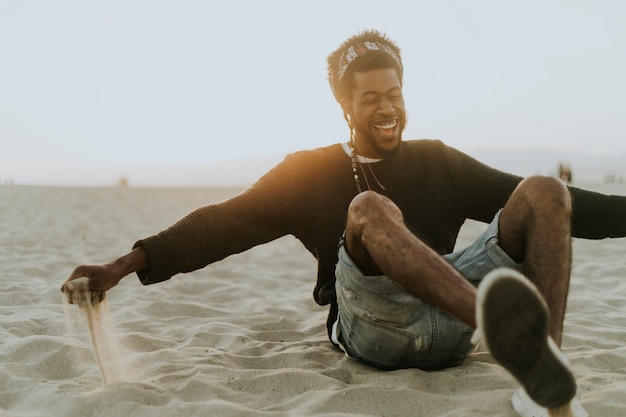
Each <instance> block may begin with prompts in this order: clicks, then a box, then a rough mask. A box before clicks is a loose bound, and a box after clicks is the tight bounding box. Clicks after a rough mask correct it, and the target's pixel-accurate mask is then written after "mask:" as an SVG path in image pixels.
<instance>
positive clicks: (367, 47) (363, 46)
mask: <svg viewBox="0 0 626 417" xmlns="http://www.w3.org/2000/svg"><path fill="white" fill-rule="evenodd" d="M373 51H383V52H385V53H386V54H387V55H389V56H390V57H391V58H393V60H394V61H396V63H397V64H398V66H399V67H400V68H402V61H400V57H399V56H398V54H396V53H395V52H394V51H393V49H391V48H390V47H389V46H387V45H385V44H382V43H380V42H375V41H365V42H359V43H355V44H354V45H350V46H349V47H348V48H346V50H345V51H343V53H342V54H341V56H340V57H339V65H338V67H339V68H338V69H337V72H336V74H335V73H334V71H333V78H334V80H333V81H334V82H333V83H332V86H333V92H334V93H335V95H337V92H336V91H334V90H335V86H338V85H339V83H340V82H341V80H342V79H343V76H344V75H345V74H346V71H347V70H348V67H349V66H350V64H351V63H352V62H353V61H354V60H355V59H357V58H358V57H360V56H363V55H365V54H367V53H369V52H373Z"/></svg>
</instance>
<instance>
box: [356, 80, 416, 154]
mask: <svg viewBox="0 0 626 417" xmlns="http://www.w3.org/2000/svg"><path fill="white" fill-rule="evenodd" d="M354 81H355V88H354V90H353V92H352V99H351V100H348V101H346V103H344V111H346V112H347V113H348V114H349V115H350V118H351V121H352V126H353V127H354V130H355V148H356V151H357V152H358V153H359V154H360V155H363V156H366V157H369V158H383V157H384V156H385V155H386V154H388V153H390V152H392V151H394V150H395V149H396V148H397V147H398V144H399V143H400V140H401V138H402V131H403V130H404V126H405V124H406V113H405V111H404V98H403V97H402V85H401V83H400V79H399V78H398V73H397V72H396V70H395V69H393V68H384V69H378V70H372V71H366V72H357V73H355V74H354Z"/></svg>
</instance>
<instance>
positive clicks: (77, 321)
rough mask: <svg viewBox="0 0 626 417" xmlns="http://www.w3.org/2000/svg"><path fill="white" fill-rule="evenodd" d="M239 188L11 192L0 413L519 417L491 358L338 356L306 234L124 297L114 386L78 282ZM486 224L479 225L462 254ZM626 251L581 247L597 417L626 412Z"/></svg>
mask: <svg viewBox="0 0 626 417" xmlns="http://www.w3.org/2000/svg"><path fill="white" fill-rule="evenodd" d="M602 190H603V191H607V192H611V193H615V194H626V186H625V185H623V184H615V185H604V186H603V188H602ZM234 192H235V190H206V189H196V190H194V189H167V190H158V189H134V188H99V189H87V188H83V189H81V188H43V187H23V186H10V187H9V186H5V187H0V213H1V216H0V272H1V277H0V311H1V314H0V410H1V411H0V416H65V417H79V416H80V417H87V416H113V415H116V416H130V415H132V416H140V417H141V416H145V417H153V416H196V415H197V416H207V415H211V416H273V417H278V416H320V417H321V416H343V417H349V416H412V417H415V416H438V417H439V416H460V415H463V416H514V415H515V414H514V412H513V410H512V408H511V406H510V398H511V396H512V394H513V392H514V391H515V390H516V389H517V384H516V383H515V381H513V379H512V378H511V377H510V376H509V375H508V374H507V372H506V371H504V370H503V369H501V368H500V367H499V366H498V365H497V364H495V363H494V361H493V359H492V358H491V356H490V355H489V353H488V352H486V351H485V350H484V349H482V348H479V349H478V350H477V351H476V352H475V353H474V354H472V355H471V357H470V358H469V359H468V360H467V362H466V363H465V364H464V365H463V366H460V367H457V368H453V369H447V370H444V371H438V372H424V371H420V370H415V369H408V370H399V371H392V372H384V371H378V370H375V369H372V368H369V367H367V366H364V365H361V364H359V363H356V362H354V361H351V360H349V359H347V358H346V357H344V356H343V355H342V353H340V352H338V351H337V350H335V349H334V348H333V347H332V345H331V344H330V343H329V342H328V340H327V337H326V331H325V327H324V322H325V319H326V315H327V311H326V308H323V307H320V306H317V305H316V304H315V303H314V302H313V299H312V296H311V293H312V290H313V286H314V279H315V278H314V277H315V263H314V260H313V258H312V256H311V255H310V254H308V252H306V251H305V250H304V248H303V247H302V245H301V244H300V243H299V242H297V241H296V240H295V239H293V238H290V237H286V238H282V239H279V240H277V241H275V242H272V243H270V244H267V245H263V246H260V247H258V248H255V249H253V250H250V251H248V252H246V253H243V254H240V255H236V256H232V257H230V258H227V259H226V260H224V261H222V262H219V263H217V264H214V265H211V266H209V267H207V268H205V269H203V270H200V271H196V272H194V273H191V274H187V275H184V276H183V275H179V276H177V277H175V278H174V279H172V280H170V281H168V282H165V283H161V284H157V285H153V286H148V287H144V286H141V284H140V283H139V281H138V280H137V279H136V278H135V277H128V278H126V279H125V280H123V281H122V282H121V284H120V285H119V286H118V287H116V288H114V289H113V290H111V291H109V293H108V297H107V303H108V312H107V311H105V312H104V317H103V319H104V323H103V324H104V328H105V330H106V331H107V332H108V334H107V337H106V341H108V345H109V347H108V350H107V351H106V355H105V356H107V357H106V358H105V359H106V360H105V361H104V362H105V363H104V366H105V369H106V370H107V372H108V373H109V380H110V382H109V383H108V384H106V385H103V382H102V376H101V373H100V370H99V367H98V364H97V362H96V360H95V356H94V351H93V348H92V344H91V340H90V338H89V332H88V328H87V325H86V321H85V317H84V316H83V315H82V313H81V311H80V310H79V309H78V308H77V307H76V306H73V305H66V304H64V303H63V296H62V294H61V292H60V291H59V287H60V285H61V284H62V282H63V281H64V280H65V279H66V278H67V276H68V275H69V274H70V272H71V271H72V269H73V268H74V267H75V266H76V265H78V264H80V263H102V262H106V261H109V260H111V259H113V258H114V257H116V256H118V255H121V254H123V253H125V252H127V251H128V250H129V248H130V246H131V245H132V243H134V242H135V241H136V240H137V239H139V238H141V237H144V236H147V235H150V234H152V233H154V232H156V231H158V230H160V229H162V228H164V227H166V226H167V225H169V224H170V223H172V222H174V221H175V220H177V219H178V218H179V217H181V216H182V215H184V214H186V213H187V212H188V211H190V210H192V209H194V208H196V207H198V206H200V205H204V204H207V203H211V202H215V201H220V200H222V199H224V198H227V197H228V196H230V195H232V194H233V193H234ZM481 227H482V226H481V225H479V224H470V225H468V226H467V227H466V228H465V230H464V231H463V235H462V237H461V239H460V244H462V243H463V242H465V241H467V239H469V238H470V237H471V236H473V235H475V234H476V233H478V232H479V231H480V229H481ZM625 253H626V239H613V240H603V241H583V240H575V241H574V258H575V261H574V266H573V276H572V285H571V292H570V299H569V304H568V314H567V318H566V324H565V333H566V334H565V336H564V343H563V347H564V351H565V353H566V355H567V356H568V357H569V358H570V361H571V362H572V365H573V367H574V369H575V372H576V374H577V376H578V380H579V384H580V391H581V393H582V398H581V402H582V404H583V405H584V406H585V408H586V409H587V410H588V411H589V412H590V414H591V415H592V416H603V417H606V416H609V417H611V416H621V415H623V413H624V411H623V410H624V408H625V407H626V396H625V395H624V394H625V393H626V332H625V330H626V256H625Z"/></svg>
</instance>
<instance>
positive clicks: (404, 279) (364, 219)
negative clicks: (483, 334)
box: [346, 191, 476, 328]
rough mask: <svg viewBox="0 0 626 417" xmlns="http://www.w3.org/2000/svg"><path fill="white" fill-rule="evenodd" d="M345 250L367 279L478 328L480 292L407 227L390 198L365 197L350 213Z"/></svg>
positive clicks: (357, 199) (358, 199)
mask: <svg viewBox="0 0 626 417" xmlns="http://www.w3.org/2000/svg"><path fill="white" fill-rule="evenodd" d="M346 249H347V251H348V253H349V254H350V257H351V258H352V260H353V261H354V262H355V263H356V264H357V265H358V266H359V268H360V269H361V271H362V272H363V273H364V274H365V275H379V274H381V273H384V274H385V275H387V276H388V277H389V278H391V279H393V280H394V281H396V282H397V283H398V284H399V285H400V286H401V287H402V288H404V289H405V290H406V291H407V292H408V293H410V294H412V295H414V296H416V297H418V298H419V299H421V300H423V301H425V302H427V303H429V304H431V305H433V306H435V307H437V308H439V309H441V310H443V311H445V312H447V313H449V314H451V315H453V316H454V317H456V318H458V319H459V320H461V321H463V322H465V323H467V324H468V325H470V326H472V327H473V328H475V327H476V320H475V308H476V304H475V303H476V289H475V288H474V286H473V285H472V284H470V283H469V282H468V281H467V280H466V279H465V278H464V277H463V276H462V275H461V274H460V273H459V272H458V271H457V270H456V269H454V268H453V267H452V266H451V265H450V264H449V263H448V262H447V261H446V260H445V259H443V258H442V257H441V256H440V255H439V254H437V253H436V252H435V251H433V250H432V249H431V248H429V247H428V246H427V245H426V244H424V243H423V242H422V241H420V240H419V239H418V238H417V237H415V235H413V233H411V232H410V231H409V230H408V229H407V227H406V226H405V224H404V220H403V217H402V213H401V212H400V210H399V209H398V207H397V206H396V205H395V204H394V203H393V202H391V200H389V199H388V198H386V197H384V196H381V195H380V194H377V193H374V192H371V191H366V192H363V193H361V194H359V195H358V196H356V197H355V198H354V200H353V201H352V203H351V205H350V207H349V209H348V222H347V226H346Z"/></svg>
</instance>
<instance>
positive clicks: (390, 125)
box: [374, 120, 398, 130]
mask: <svg viewBox="0 0 626 417" xmlns="http://www.w3.org/2000/svg"><path fill="white" fill-rule="evenodd" d="M397 124H398V121H397V120H393V121H391V122H388V123H385V124H384V125H376V124H375V125H374V127H375V128H376V129H380V130H385V129H393V128H394V127H396V125H397Z"/></svg>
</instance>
